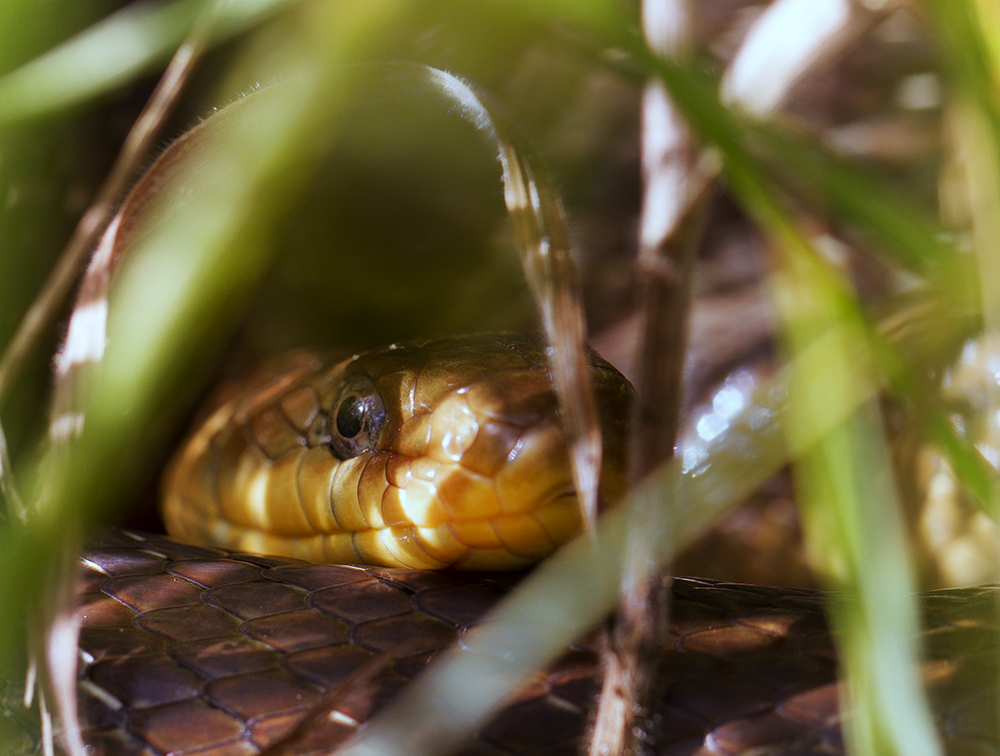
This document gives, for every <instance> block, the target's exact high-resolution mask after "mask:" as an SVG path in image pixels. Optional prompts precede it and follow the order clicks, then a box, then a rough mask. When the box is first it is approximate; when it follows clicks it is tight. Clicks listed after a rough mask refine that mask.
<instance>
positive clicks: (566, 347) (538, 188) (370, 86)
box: [359, 63, 602, 530]
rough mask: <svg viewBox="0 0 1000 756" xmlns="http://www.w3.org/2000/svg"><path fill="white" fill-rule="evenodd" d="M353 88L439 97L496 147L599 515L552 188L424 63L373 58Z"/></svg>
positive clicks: (391, 95) (520, 147)
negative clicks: (377, 60) (359, 84)
mask: <svg viewBox="0 0 1000 756" xmlns="http://www.w3.org/2000/svg"><path fill="white" fill-rule="evenodd" d="M360 71H361V76H362V78H361V82H362V83H363V84H364V86H362V87H361V88H360V89H359V91H360V92H363V97H364V101H365V102H366V103H371V102H372V94H373V93H375V94H377V95H379V96H380V97H381V98H383V99H385V100H387V101H389V102H393V101H398V100H401V99H412V98H414V97H419V98H422V99H432V100H437V101H439V102H440V103H441V105H442V107H443V108H445V110H447V111H448V112H452V113H454V114H457V115H458V116H459V117H461V118H462V119H463V120H465V121H467V122H468V123H470V124H471V125H473V126H474V127H475V128H476V129H478V130H479V131H480V132H481V133H482V134H483V136H484V137H485V138H486V140H487V141H488V142H489V143H490V145H491V146H492V147H493V148H495V150H496V152H497V155H498V157H499V160H500V164H501V166H502V169H503V187H504V202H505V204H506V206H507V212H508V214H509V216H510V219H511V224H512V226H513V228H514V235H515V239H516V240H517V244H518V250H519V253H520V256H521V267H522V269H523V270H524V274H525V278H526V279H527V282H528V285H529V287H530V289H531V292H532V294H533V296H534V298H535V302H536V304H537V306H538V309H539V312H540V315H541V320H542V327H543V330H544V333H545V336H546V339H547V341H548V343H549V344H550V345H551V348H550V352H549V364H550V365H551V368H552V375H553V379H554V382H555V386H556V392H557V395H558V397H559V402H560V406H561V407H562V410H563V422H564V424H565V426H566V428H567V432H568V434H569V438H570V448H571V459H572V463H573V476H574V484H575V486H576V490H577V491H578V492H579V498H580V503H581V510H582V515H583V521H584V523H586V529H587V530H592V529H593V527H594V523H595V522H596V520H597V509H598V501H597V499H598V483H599V474H600V469H601V454H602V449H601V432H600V422H599V420H598V414H597V404H596V402H595V399H594V392H593V387H592V385H591V379H590V370H589V367H588V360H587V356H586V350H585V346H584V344H585V342H586V338H587V335H586V323H585V320H584V315H583V306H582V304H581V301H580V293H579V284H578V281H577V274H576V270H575V267H574V265H573V261H572V259H571V257H570V244H569V232H568V230H567V228H566V218H565V215H564V212H563V208H562V203H561V201H560V199H559V195H558V193H557V192H556V191H555V190H554V188H553V187H552V184H551V182H550V181H549V179H548V177H547V176H546V174H545V173H544V171H542V170H541V169H540V168H539V167H538V166H536V165H534V164H533V162H532V158H531V151H530V150H529V149H528V148H526V146H525V145H524V143H523V141H522V140H521V139H520V138H519V137H518V136H517V134H515V133H514V132H513V130H511V129H510V128H509V127H508V126H507V124H506V119H505V118H504V117H503V115H502V114H501V113H499V112H498V111H497V109H496V107H495V106H494V105H493V104H491V103H490V101H489V100H488V99H487V98H485V97H483V96H482V95H481V94H479V93H477V92H476V91H475V90H474V89H473V88H472V87H471V86H469V85H468V84H467V83H465V82H464V81H462V80H461V79H459V78H458V77H456V76H453V75H451V74H449V73H447V72H445V71H441V70H439V69H436V68H432V67H430V66H422V65H415V64H405V63H379V64H372V65H369V66H364V67H361V68H360Z"/></svg>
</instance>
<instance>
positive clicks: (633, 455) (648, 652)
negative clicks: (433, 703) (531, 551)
mask: <svg viewBox="0 0 1000 756" xmlns="http://www.w3.org/2000/svg"><path fill="white" fill-rule="evenodd" d="M643 26H644V31H645V35H646V41H647V44H648V45H649V47H650V48H651V49H652V50H653V51H654V52H655V53H657V54H658V55H661V56H665V57H666V56H669V57H674V58H679V57H683V56H684V55H685V53H686V51H687V49H688V47H689V45H690V42H689V36H690V27H691V12H690V9H689V8H688V7H687V3H686V2H685V0H645V2H644V3H643ZM642 163H643V183H644V188H643V203H642V215H641V220H640V229H641V230H640V236H641V238H640V246H639V254H638V259H637V269H638V279H639V286H640V322H641V340H640V353H639V360H638V370H637V375H636V402H635V406H634V409H633V412H632V430H631V443H630V447H629V468H630V470H629V474H630V479H631V482H632V483H636V482H638V481H639V480H641V479H642V478H643V477H645V476H646V475H648V474H649V473H650V472H651V471H652V470H654V469H655V468H656V467H657V466H658V465H660V464H661V463H662V462H664V461H666V460H669V459H670V458H671V457H673V453H674V445H675V443H676V437H677V431H678V427H679V422H680V421H679V416H680V407H681V380H682V369H683V365H684V352H685V348H686V342H687V324H688V310H689V303H690V297H691V294H690V292H691V279H692V269H693V262H694V252H695V249H696V247H697V244H698V241H699V239H700V236H701V227H702V223H701V220H702V217H703V215H704V212H703V209H704V207H705V205H706V204H707V202H706V200H705V195H704V194H703V193H702V192H700V191H695V192H693V191H692V186H699V185H700V186H704V182H701V181H700V180H699V176H700V174H699V172H698V160H697V151H696V149H695V147H694V144H693V138H692V136H691V133H690V131H689V129H688V127H687V125H686V124H685V122H684V121H683V118H682V117H681V116H680V114H679V113H678V112H677V110H676V109H675V108H674V106H673V104H672V103H671V101H670V99H669V97H668V96H667V93H666V91H665V89H664V87H663V85H662V84H660V83H659V82H651V83H649V84H647V86H646V90H645V93H644V96H643V123H642ZM693 196H697V197H698V198H699V201H698V202H696V203H695V204H694V205H693V206H692V203H691V198H692V197H693ZM641 502H642V506H639V507H635V508H633V510H632V512H631V513H630V520H629V525H628V531H627V537H626V542H625V550H626V558H625V568H624V572H623V575H622V584H621V596H622V598H621V604H620V606H619V611H618V615H617V617H616V618H615V621H614V626H613V627H612V629H611V630H610V631H609V633H608V636H607V638H606V640H605V644H604V650H603V653H602V656H603V659H602V661H603V668H604V681H603V689H602V693H601V702H600V706H599V707H598V711H597V714H596V717H595V721H594V727H593V731H592V733H591V740H590V743H589V753H590V756H618V755H619V754H630V755H634V754H640V753H644V752H645V751H647V750H648V748H649V745H652V744H648V737H647V736H648V734H649V728H648V727H647V726H645V725H646V722H645V718H644V716H643V712H646V711H649V710H650V709H651V706H650V702H651V700H652V698H653V697H654V696H655V695H656V692H657V690H656V684H655V681H656V679H657V667H658V665H659V660H660V658H661V656H662V654H663V651H664V649H665V647H666V642H665V641H666V635H667V632H668V624H667V609H668V607H667V604H668V599H669V588H670V581H669V579H666V578H665V577H664V576H662V575H661V573H660V571H659V570H658V569H656V568H655V564H656V559H655V553H656V544H654V543H652V542H651V538H652V536H651V534H652V533H653V532H655V529H654V528H652V527H650V523H652V522H653V521H654V520H655V517H656V512H655V508H656V507H658V506H659V505H660V502H659V501H657V500H655V499H652V498H649V497H646V498H643V499H642V500H641Z"/></svg>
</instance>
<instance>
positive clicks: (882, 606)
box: [737, 177, 941, 756]
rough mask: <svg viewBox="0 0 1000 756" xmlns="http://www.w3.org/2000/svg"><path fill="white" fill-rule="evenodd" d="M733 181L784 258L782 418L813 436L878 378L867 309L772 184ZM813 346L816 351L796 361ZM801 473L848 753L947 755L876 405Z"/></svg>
mask: <svg viewBox="0 0 1000 756" xmlns="http://www.w3.org/2000/svg"><path fill="white" fill-rule="evenodd" d="M737 191H738V192H739V193H740V194H741V195H742V196H743V198H744V200H745V201H746V202H747V204H748V205H750V206H751V207H752V208H754V209H755V210H756V217H757V219H758V221H760V222H761V224H762V225H763V226H764V228H766V229H767V230H768V231H770V233H771V234H772V237H773V238H774V239H775V242H776V244H777V245H778V253H779V257H780V259H781V260H782V267H781V270H780V271H779V272H778V273H776V274H774V275H773V276H772V278H773V280H774V288H775V291H776V295H777V301H778V304H779V307H780V309H781V311H782V313H783V318H784V322H785V327H786V333H787V342H788V345H789V347H790V349H791V353H792V355H793V356H794V357H795V358H796V359H795V361H794V365H795V369H793V370H792V371H791V376H790V383H789V395H790V398H789V405H790V413H789V421H788V422H787V423H786V426H785V428H786V432H787V433H789V434H790V436H791V437H792V438H794V437H796V436H798V435H803V434H804V435H811V434H812V433H813V432H814V431H813V428H814V426H815V425H816V424H819V423H822V421H823V419H824V418H825V417H826V416H827V414H828V412H829V404H830V402H831V396H832V395H836V394H838V393H839V392H841V391H847V392H848V394H849V395H858V394H864V393H868V389H866V388H865V386H869V387H872V389H871V390H872V391H874V386H875V385H877V381H876V378H875V372H874V370H873V368H874V365H873V363H872V359H871V357H870V356H869V355H868V346H867V339H866V328H865V327H864V322H863V318H862V316H861V313H860V312H858V311H857V309H856V307H857V306H856V305H855V303H854V302H853V301H852V300H851V299H849V298H847V297H845V296H843V293H842V291H841V285H840V284H839V283H837V282H836V281H835V279H834V278H833V276H832V274H831V273H830V272H829V271H828V270H827V269H826V267H825V266H824V265H823V263H821V262H820V256H819V255H818V253H816V252H815V250H813V249H812V248H811V247H810V245H809V244H808V243H807V242H806V241H805V240H804V239H803V238H802V237H801V236H800V235H799V233H798V232H797V231H796V229H795V228H794V226H792V224H791V223H790V222H788V221H787V219H785V218H784V217H783V216H782V215H781V213H780V212H779V211H778V210H777V206H776V204H775V203H774V201H773V200H772V199H771V198H770V197H769V196H768V194H767V192H766V190H764V189H763V188H762V187H761V186H759V185H754V183H753V180H752V177H745V178H744V179H743V180H741V181H740V182H739V185H738V189H737ZM833 324H840V327H841V328H842V333H843V334H844V335H845V337H846V338H845V339H844V340H843V341H842V342H841V343H839V344H838V343H835V342H830V341H829V340H827V342H826V343H827V348H825V349H823V350H822V351H820V352H816V350H815V348H814V347H815V341H814V340H815V338H816V337H817V336H818V335H822V334H825V333H827V331H828V330H829V328H830V327H831V326H832V325H833ZM810 349H811V350H812V352H811V353H812V354H813V355H814V357H818V359H813V360H804V359H801V356H802V355H803V354H804V353H806V351H807V350H810ZM859 365H860V366H867V369H862V370H858V366H859ZM832 376H835V378H833V379H832V380H831V377H832ZM852 381H857V382H859V383H860V384H861V386H859V387H851V386H850V383H851V382H852ZM795 445H796V446H802V444H801V443H797V444H795ZM795 477H796V482H797V484H798V485H797V487H798V489H799V494H800V495H799V502H800V511H801V512H802V517H803V524H804V530H805V535H806V545H807V548H808V551H809V553H810V556H811V561H812V563H813V565H814V567H815V568H816V569H817V571H818V572H819V574H820V575H821V576H822V577H823V578H824V579H825V580H826V582H827V587H828V588H831V589H834V590H835V591H836V593H835V596H836V598H835V599H834V600H833V601H832V602H831V604H830V614H831V622H832V624H833V626H834V628H835V629H837V630H838V633H837V635H836V641H837V646H838V648H839V649H840V658H841V660H842V664H843V666H844V671H845V673H846V680H847V686H848V690H849V693H850V695H849V702H848V705H849V710H848V711H849V713H848V715H847V717H846V723H845V726H846V738H847V740H848V742H849V743H850V744H851V752H852V753H854V754H856V756H862V755H866V756H867V755H871V756H874V755H875V754H886V755H889V754H897V755H902V754H907V755H908V756H909V755H912V756H917V755H919V754H926V755H927V756H936V755H937V754H940V753H941V749H940V745H939V744H938V742H937V739H936V737H935V734H934V727H933V720H932V718H931V715H930V709H929V707H928V704H927V700H926V696H925V694H924V692H923V688H922V686H921V685H920V682H919V679H918V676H917V671H916V670H917V664H918V661H919V652H918V648H917V645H916V641H915V637H916V633H917V630H918V628H919V623H918V620H917V606H916V597H915V595H914V591H915V581H914V579H913V577H912V575H911V571H910V570H911V560H910V557H909V554H908V551H907V548H906V538H907V536H906V532H905V528H904V525H903V521H902V516H901V512H900V507H899V502H898V501H897V496H896V492H895V487H894V472H893V467H892V464H891V459H890V454H889V452H888V450H887V448H886V440H885V434H884V430H883V428H882V421H881V413H880V410H879V407H878V403H877V402H876V401H869V402H867V403H865V404H864V405H863V406H862V407H861V408H859V411H858V412H857V413H855V414H854V415H853V416H852V417H850V418H849V419H847V421H846V422H844V423H841V424H839V425H836V426H834V429H833V430H832V431H831V432H830V433H829V434H827V435H826V436H824V437H823V438H822V439H821V441H820V442H819V443H818V444H816V446H815V447H814V448H813V449H812V450H810V451H809V453H807V454H805V455H804V457H803V458H802V459H801V460H799V462H798V463H797V465H796V467H795Z"/></svg>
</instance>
